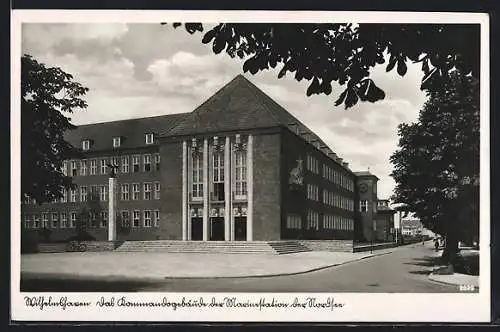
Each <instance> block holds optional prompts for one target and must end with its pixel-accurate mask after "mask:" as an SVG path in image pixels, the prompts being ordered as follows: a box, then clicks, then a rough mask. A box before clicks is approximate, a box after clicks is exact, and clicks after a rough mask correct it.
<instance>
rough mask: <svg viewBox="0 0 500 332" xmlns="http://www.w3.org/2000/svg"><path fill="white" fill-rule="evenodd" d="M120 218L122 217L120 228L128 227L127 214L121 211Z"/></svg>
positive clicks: (128, 219)
mask: <svg viewBox="0 0 500 332" xmlns="http://www.w3.org/2000/svg"><path fill="white" fill-rule="evenodd" d="M121 216H122V226H123V227H125V228H128V227H130V214H129V212H128V211H122V212H121Z"/></svg>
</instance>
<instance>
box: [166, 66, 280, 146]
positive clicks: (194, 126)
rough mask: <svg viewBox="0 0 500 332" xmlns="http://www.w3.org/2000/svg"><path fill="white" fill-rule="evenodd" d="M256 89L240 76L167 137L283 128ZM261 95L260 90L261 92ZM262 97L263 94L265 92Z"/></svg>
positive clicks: (198, 108) (192, 113)
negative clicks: (279, 126)
mask: <svg viewBox="0 0 500 332" xmlns="http://www.w3.org/2000/svg"><path fill="white" fill-rule="evenodd" d="M253 87H254V85H253V84H252V83H250V82H249V81H248V80H247V79H246V78H244V77H243V75H238V76H237V77H236V78H234V79H233V80H232V81H231V82H229V83H228V84H226V85H225V86H224V87H222V88H221V89H220V90H219V91H217V92H216V93H215V94H214V95H213V96H212V97H210V98H209V99H208V100H206V101H205V102H204V103H203V104H201V105H200V106H198V107H197V108H196V109H195V110H194V111H193V112H191V113H190V114H189V115H188V116H186V117H185V118H184V120H183V121H181V123H180V124H179V125H177V126H176V127H175V128H173V129H172V130H170V131H169V132H164V133H163V136H179V135H193V134H205V133H212V132H224V131H233V130H241V129H251V128H263V127H272V126H278V125H280V122H279V120H278V119H277V117H276V116H275V115H274V114H273V113H272V112H271V111H270V110H269V109H268V107H266V105H264V104H263V102H262V100H260V98H259V96H256V94H255V89H253ZM259 91H260V90H259ZM261 94H263V93H262V92H261Z"/></svg>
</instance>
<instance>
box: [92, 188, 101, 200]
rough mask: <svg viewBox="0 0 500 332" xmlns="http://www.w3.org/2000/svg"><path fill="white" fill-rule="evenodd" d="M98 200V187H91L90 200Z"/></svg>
mask: <svg viewBox="0 0 500 332" xmlns="http://www.w3.org/2000/svg"><path fill="white" fill-rule="evenodd" d="M98 198H99V186H98V185H92V186H90V200H91V201H95V200H97V199H98Z"/></svg>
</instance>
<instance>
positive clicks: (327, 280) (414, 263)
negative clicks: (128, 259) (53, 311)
mask: <svg viewBox="0 0 500 332" xmlns="http://www.w3.org/2000/svg"><path fill="white" fill-rule="evenodd" d="M429 243H430V242H428V243H427V244H426V245H425V246H423V245H422V244H421V243H419V244H414V245H410V246H405V247H399V248H395V249H394V250H393V252H392V253H390V254H386V255H381V256H378V257H373V258H368V259H364V260H361V261H357V262H351V263H347V264H344V265H341V266H337V267H333V268H327V269H324V270H320V271H316V272H310V273H304V274H298V275H290V276H278V277H264V278H223V279H166V280H159V281H158V280H157V281H151V280H149V281H148V280H109V279H106V280H102V279H101V280H89V279H80V280H77V279H67V278H64V277H61V278H55V277H51V278H50V279H40V278H39V277H36V276H32V275H29V276H23V277H22V280H21V290H22V291H49V292H55V291H59V292H61V291H69V292H273V293H274V292H307V293H310V292H334V293H335V292H378V293H441V292H442V293H444V292H446V293H449V292H458V289H457V286H449V285H443V284H439V283H436V282H433V281H430V280H429V279H428V274H429V272H430V269H431V268H432V265H433V264H432V261H431V255H432V250H433V249H432V247H431V245H432V243H430V244H429ZM242 258H243V257H242ZM200 268H203V267H201V266H200Z"/></svg>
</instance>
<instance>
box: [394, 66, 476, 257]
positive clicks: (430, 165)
mask: <svg viewBox="0 0 500 332" xmlns="http://www.w3.org/2000/svg"><path fill="white" fill-rule="evenodd" d="M450 77H451V80H450V81H449V83H447V84H445V85H444V92H434V93H430V94H429V99H428V101H427V102H426V103H425V104H424V107H423V109H422V110H421V112H420V116H419V119H418V122H416V123H413V124H401V125H400V126H399V128H398V134H399V136H400V139H399V149H398V150H397V151H396V152H395V153H394V154H393V155H392V156H391V163H392V164H393V165H394V170H393V172H392V174H391V176H392V177H393V178H394V180H395V181H396V188H395V193H394V197H393V199H394V201H395V202H396V203H404V205H403V208H404V209H405V210H407V211H412V212H414V213H415V214H416V216H417V217H418V218H420V220H421V221H422V223H423V224H424V226H425V227H426V228H428V229H430V230H432V231H434V232H436V233H438V234H442V235H444V236H446V238H447V239H448V241H447V245H449V247H448V248H447V254H449V255H452V254H453V252H454V250H455V249H456V245H457V241H460V240H461V241H472V240H477V236H478V233H479V226H478V225H479V83H478V80H477V79H475V78H474V77H471V76H464V75H460V74H459V73H457V72H455V73H453V74H452V75H450ZM445 251H446V250H445Z"/></svg>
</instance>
